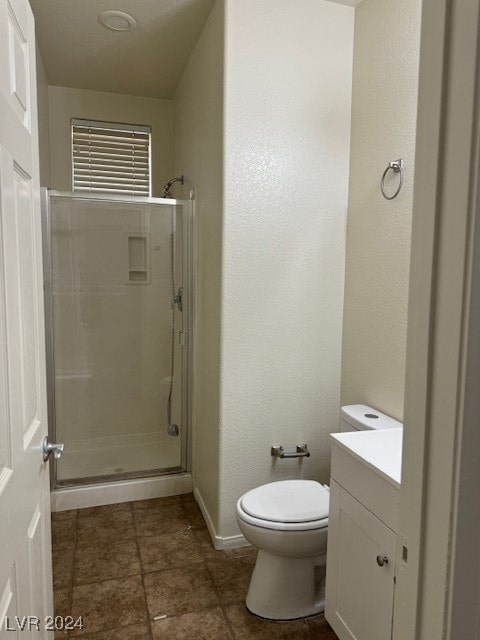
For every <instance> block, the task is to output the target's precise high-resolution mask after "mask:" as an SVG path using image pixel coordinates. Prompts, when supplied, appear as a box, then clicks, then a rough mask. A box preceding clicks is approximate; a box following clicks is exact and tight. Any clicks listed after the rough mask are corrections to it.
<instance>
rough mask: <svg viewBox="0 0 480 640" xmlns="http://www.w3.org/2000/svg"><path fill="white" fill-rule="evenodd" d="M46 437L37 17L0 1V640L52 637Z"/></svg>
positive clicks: (16, 1) (22, 3)
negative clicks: (49, 627)
mask: <svg viewBox="0 0 480 640" xmlns="http://www.w3.org/2000/svg"><path fill="white" fill-rule="evenodd" d="M46 434H47V413H46V385H45V346H44V322H43V282H42V256H41V220H40V190H39V160H38V132H37V96H36V80H35V31H34V19H33V15H32V12H31V9H30V5H29V3H28V0H0V624H1V627H0V638H1V640H3V639H4V638H13V637H16V635H17V633H19V632H18V631H17V633H15V632H12V631H9V630H8V627H10V628H11V629H15V628H18V626H19V625H21V624H22V619H24V618H26V617H28V616H31V617H32V618H31V619H30V621H28V622H27V621H26V620H25V619H24V620H23V624H24V625H25V626H26V627H28V626H29V625H30V626H32V627H33V628H32V630H28V629H27V628H25V631H24V633H22V635H25V637H28V638H32V639H37V638H47V637H50V638H51V637H53V635H52V634H51V633H50V632H48V631H46V630H45V628H44V618H45V617H46V616H48V615H51V614H52V610H53V605H52V579H51V551H50V547H51V543H50V537H51V536H50V506H49V470H48V464H45V463H44V462H43V456H42V441H43V438H44V437H45V435H46ZM15 616H18V620H16V619H15ZM35 618H38V620H39V621H40V622H39V624H38V625H37V624H36V621H35ZM37 626H38V627H39V628H38V629H36V628H35V627H37Z"/></svg>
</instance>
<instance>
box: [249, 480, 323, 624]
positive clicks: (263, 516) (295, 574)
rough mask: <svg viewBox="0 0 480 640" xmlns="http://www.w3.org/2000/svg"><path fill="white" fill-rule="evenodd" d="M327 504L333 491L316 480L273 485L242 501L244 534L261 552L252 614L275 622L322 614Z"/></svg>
mask: <svg viewBox="0 0 480 640" xmlns="http://www.w3.org/2000/svg"><path fill="white" fill-rule="evenodd" d="M328 503H329V491H328V488H325V487H323V486H322V485H321V484H320V483H318V482H315V481H313V480H283V481H280V482H271V483H269V484H265V485H262V486H260V487H257V488H256V489H252V491H249V492H247V493H246V494H245V495H243V496H242V497H241V498H240V500H239V501H238V502H237V522H238V526H239V528H240V531H241V532H242V533H243V535H244V536H245V538H246V539H247V540H248V541H249V542H250V543H251V544H252V545H253V546H255V547H257V548H258V549H259V552H258V557H257V562H256V564H255V569H254V572H253V575H252V579H251V582H250V587H249V590H248V595H247V599H246V605H247V608H248V609H249V611H251V612H252V613H254V614H256V615H258V616H261V617H262V618H268V619H271V620H291V619H295V618H302V617H306V616H311V615H314V614H316V613H320V612H321V611H323V609H324V604H325V564H326V552H327V530H328Z"/></svg>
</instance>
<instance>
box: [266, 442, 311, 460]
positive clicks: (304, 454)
mask: <svg viewBox="0 0 480 640" xmlns="http://www.w3.org/2000/svg"><path fill="white" fill-rule="evenodd" d="M270 453H271V454H272V456H274V457H275V458H309V457H310V451H309V450H308V447H307V445H306V444H297V450H296V451H290V452H288V453H287V452H286V451H285V449H284V448H283V447H282V445H281V444H274V445H273V447H272V448H271V449H270Z"/></svg>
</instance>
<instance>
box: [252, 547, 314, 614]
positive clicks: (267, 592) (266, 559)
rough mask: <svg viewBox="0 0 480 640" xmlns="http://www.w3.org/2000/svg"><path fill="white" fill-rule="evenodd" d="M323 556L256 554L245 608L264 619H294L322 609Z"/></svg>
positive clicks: (262, 552)
mask: <svg viewBox="0 0 480 640" xmlns="http://www.w3.org/2000/svg"><path fill="white" fill-rule="evenodd" d="M325 565H326V556H322V557H321V558H283V557H279V556H274V555H272V554H270V553H267V552H266V551H261V550H260V551H259V552H258V557H257V562H256V564H255V569H254V571H253V575H252V579H251V582H250V587H249V589H248V594H247V599H246V606H247V609H248V610H249V611H250V612H251V613H253V614H255V615H257V616H260V617H261V618H267V619H268V620H295V619H296V618H305V617H307V616H312V615H315V614H317V613H321V612H322V611H323V610H324V608H325Z"/></svg>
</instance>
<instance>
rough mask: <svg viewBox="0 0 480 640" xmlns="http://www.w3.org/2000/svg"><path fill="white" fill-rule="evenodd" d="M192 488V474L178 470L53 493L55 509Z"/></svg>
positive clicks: (171, 492)
mask: <svg viewBox="0 0 480 640" xmlns="http://www.w3.org/2000/svg"><path fill="white" fill-rule="evenodd" d="M191 491H192V475H191V474H190V473H179V474H175V475H171V476H157V477H156V478H139V479H137V480H122V481H120V482H108V483H107V482H105V483H103V484H90V485H85V486H83V487H71V488H68V489H55V491H52V492H51V494H50V502H51V508H52V511H66V510H68V509H83V508H85V507H99V506H102V505H106V504H117V503H119V502H130V501H131V500H148V499H149V498H163V497H164V496H176V495H181V494H182V493H190V492H191Z"/></svg>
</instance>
